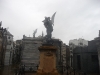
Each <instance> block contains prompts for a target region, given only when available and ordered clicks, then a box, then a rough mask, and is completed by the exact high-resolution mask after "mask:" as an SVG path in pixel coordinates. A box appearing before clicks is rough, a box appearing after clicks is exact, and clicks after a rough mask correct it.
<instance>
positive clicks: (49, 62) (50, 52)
mask: <svg viewBox="0 0 100 75" xmlns="http://www.w3.org/2000/svg"><path fill="white" fill-rule="evenodd" d="M56 50H57V48H56V47H55V46H53V45H43V46H40V47H39V51H40V62H39V67H38V70H37V75H48V74H49V75H58V71H57V69H56Z"/></svg>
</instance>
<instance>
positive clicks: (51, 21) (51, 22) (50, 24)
mask: <svg viewBox="0 0 100 75" xmlns="http://www.w3.org/2000/svg"><path fill="white" fill-rule="evenodd" d="M55 14H56V12H55V13H54V14H53V15H52V17H51V19H50V17H45V20H43V21H42V22H43V23H44V26H45V28H46V32H47V35H46V38H47V40H50V39H51V37H52V31H53V25H54V17H55Z"/></svg>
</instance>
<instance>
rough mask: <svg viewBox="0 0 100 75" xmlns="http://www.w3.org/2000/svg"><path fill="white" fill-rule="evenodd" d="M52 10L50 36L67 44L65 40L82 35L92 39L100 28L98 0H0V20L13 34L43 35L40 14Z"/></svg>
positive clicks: (48, 14) (49, 14) (46, 14)
mask: <svg viewBox="0 0 100 75" xmlns="http://www.w3.org/2000/svg"><path fill="white" fill-rule="evenodd" d="M54 12H57V13H56V15H55V23H54V27H53V29H54V30H53V32H52V36H53V37H55V38H59V39H61V40H62V41H63V42H64V43H66V44H68V42H69V40H72V39H78V38H83V39H86V40H93V39H94V38H95V37H98V33H99V30H100V0H0V21H2V26H3V27H4V28H8V27H9V29H8V30H9V31H10V32H11V34H13V35H14V40H17V39H22V37H23V35H24V34H25V35H26V36H29V35H30V36H31V37H32V36H33V35H32V34H33V31H34V30H35V29H38V31H37V34H36V36H39V35H41V34H42V31H43V32H44V34H45V35H46V29H45V27H44V25H43V22H42V21H43V20H44V17H45V16H47V17H51V16H52V15H53V13H54Z"/></svg>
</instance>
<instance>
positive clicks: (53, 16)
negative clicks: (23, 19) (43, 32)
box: [51, 12, 56, 25]
mask: <svg viewBox="0 0 100 75" xmlns="http://www.w3.org/2000/svg"><path fill="white" fill-rule="evenodd" d="M55 14H56V12H55V13H54V14H53V15H52V17H51V22H52V24H53V25H54V18H55Z"/></svg>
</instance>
